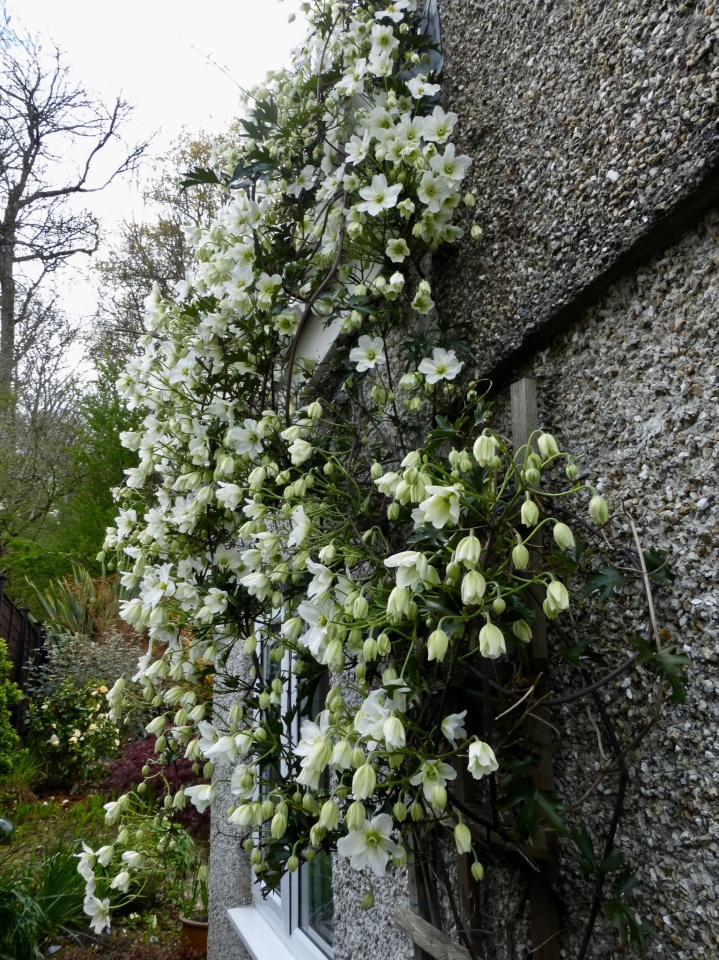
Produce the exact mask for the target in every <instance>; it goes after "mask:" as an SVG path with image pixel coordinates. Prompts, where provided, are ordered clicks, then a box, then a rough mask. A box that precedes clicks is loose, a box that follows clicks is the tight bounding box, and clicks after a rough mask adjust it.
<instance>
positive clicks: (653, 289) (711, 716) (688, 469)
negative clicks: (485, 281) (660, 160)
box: [486, 212, 719, 960]
mask: <svg viewBox="0 0 719 960" xmlns="http://www.w3.org/2000/svg"><path fill="white" fill-rule="evenodd" d="M718 333H719V216H718V215H717V213H716V212H711V213H709V214H708V215H707V216H706V217H705V219H704V220H703V222H702V223H701V224H700V225H698V226H697V227H696V228H695V229H693V230H690V231H688V232H687V233H686V234H685V236H684V237H683V238H682V239H681V240H679V241H678V242H677V243H676V244H675V245H673V246H672V247H671V248H669V249H668V250H666V251H665V252H664V253H663V254H661V255H658V256H656V257H655V258H653V259H652V260H651V261H649V262H648V263H646V264H645V265H644V266H643V267H642V268H641V269H639V270H637V271H635V272H634V273H632V274H630V275H628V276H627V277H625V278H624V279H622V280H621V281H619V282H618V283H617V284H615V285H614V286H613V287H612V288H611V289H610V290H609V291H608V292H607V294H606V295H605V296H604V297H603V298H601V299H600V300H599V301H598V302H597V303H596V304H595V305H594V306H593V307H592V308H591V309H589V310H588V311H586V312H585V313H584V314H583V315H582V316H580V317H578V318H577V321H576V322H575V323H574V324H573V325H572V326H571V327H570V328H569V329H568V330H567V331H566V332H565V333H564V334H562V335H561V336H559V337H557V338H556V339H555V340H554V341H553V342H552V343H551V345H550V346H549V347H547V348H546V349H545V350H543V351H541V352H540V353H538V354H537V355H536V356H535V357H533V358H532V359H530V360H528V361H527V362H526V363H524V364H523V365H521V366H519V367H517V368H515V369H514V370H513V371H510V373H509V374H508V376H507V378H506V383H509V382H511V381H512V380H514V379H518V378H519V377H522V376H533V377H535V378H536V381H537V391H538V397H539V407H540V423H541V425H542V426H543V427H544V428H545V429H547V430H549V431H551V432H552V433H553V434H555V436H556V437H557V438H558V440H559V442H560V445H561V447H562V449H566V450H569V451H571V452H572V453H575V454H577V455H578V456H580V457H581V458H582V459H581V460H580V463H581V465H582V474H583V477H584V479H586V480H587V481H589V482H590V483H593V484H596V486H597V487H598V488H599V489H601V490H602V492H603V494H604V496H605V497H606V499H607V501H608V503H609V506H610V511H611V512H612V514H613V515H614V516H616V518H617V520H616V523H617V525H618V526H619V527H622V526H625V527H626V520H625V518H624V517H623V515H622V510H623V506H625V505H626V506H627V507H628V509H629V510H630V511H631V513H632V514H633V515H634V516H635V517H636V518H637V523H638V530H639V534H640V537H641V539H642V541H643V544H644V545H645V546H649V545H653V546H656V547H658V548H660V549H665V550H668V552H669V566H670V569H671V571H672V572H673V573H674V575H675V576H676V580H675V582H674V583H673V584H672V586H671V587H670V588H668V589H667V590H665V591H664V593H662V592H661V591H660V592H659V595H658V605H657V616H658V619H659V626H660V629H662V630H664V631H666V633H665V642H666V643H671V644H676V646H677V648H678V650H679V652H684V653H686V654H688V655H689V657H690V658H691V666H690V668H689V692H688V698H687V702H686V704H684V705H682V706H670V707H669V708H668V709H666V710H665V712H664V715H663V722H662V724H661V725H660V726H659V727H656V728H655V729H654V730H653V731H652V732H651V733H650V734H649V736H648V738H647V739H646V741H645V742H644V743H643V744H642V745H641V747H640V748H639V749H638V750H635V751H633V752H632V753H630V755H629V758H628V763H629V769H630V776H631V783H630V788H629V796H628V800H627V803H626V805H625V815H624V817H623V818H622V822H621V825H620V832H619V839H618V845H619V848H620V849H621V850H622V852H623V853H625V855H626V856H627V858H628V860H629V861H630V863H631V864H632V868H633V869H634V872H635V873H636V875H637V877H638V879H639V888H638V891H637V893H636V895H635V896H634V897H633V899H632V901H631V902H632V904H633V906H634V908H635V909H636V910H637V911H638V913H639V914H640V915H641V916H642V918H643V919H645V920H649V921H650V922H651V923H653V924H654V926H655V927H656V928H657V930H658V931H659V937H658V938H657V940H656V941H654V942H653V944H652V946H651V948H650V953H649V955H650V956H651V957H656V958H659V957H672V958H676V960H703V958H707V960H708V958H710V957H716V955H717V951H718V950H719V907H718V898H719V883H717V877H718V876H719V871H718V867H719V864H718V862H717V857H718V855H719V825H718V824H717V819H716V812H717V798H718V797H719V790H718V788H717V778H716V764H717V758H718V757H719V737H718V735H717V730H719V723H718V721H719V496H718V493H719V489H718V481H717V472H716V459H717V458H716V444H717V440H718V439H719V377H718V376H717V374H718V373H719V370H718V363H719V343H718V342H717V341H718V339H719V336H718ZM508 394H509V390H508V388H507V386H506V385H504V386H502V387H501V388H500V389H498V390H497V393H496V396H495V404H496V412H497V416H498V418H499V419H500V421H501V420H505V419H506V417H507V414H508V408H509V396H508ZM603 616H604V620H603V622H601V623H600V624H599V630H600V633H601V634H602V635H603V638H604V641H605V642H606V645H607V646H609V647H610V648H611V646H612V644H613V643H614V642H615V639H616V638H619V637H621V636H622V635H623V634H625V633H626V629H627V624H626V621H625V622H622V621H619V620H618V619H617V618H616V615H615V613H614V611H613V610H612V609H611V606H609V607H608V608H607V609H606V611H605V613H604V615H603ZM557 670H558V671H560V675H559V676H557V677H556V678H555V679H556V681H557V682H558V683H559V684H561V683H562V681H563V678H562V676H561V670H562V668H561V666H560V665H557ZM575 682H576V681H575ZM638 687H639V683H638V680H637V678H635V679H634V680H633V682H627V681H625V683H624V684H622V686H621V687H620V688H619V689H618V690H615V691H614V692H613V693H612V694H611V695H610V694H607V696H606V703H607V706H608V708H609V709H610V712H611V714H612V716H613V718H614V719H615V721H616V723H617V726H618V730H619V733H620V736H621V737H622V741H623V743H628V742H629V741H630V740H631V738H632V735H633V733H634V732H636V731H638V730H639V729H641V727H642V726H643V725H644V723H645V722H647V721H648V720H649V719H650V714H651V710H652V706H653V704H652V703H651V702H647V701H646V700H642V699H641V698H640V697H639V696H638V693H639V690H638ZM552 721H553V723H555V724H556V725H557V726H558V727H559V729H560V730H561V733H562V746H561V748H558V749H557V750H556V752H555V774H556V776H557V786H558V788H559V790H560V791H561V792H562V793H563V795H565V796H568V797H569V798H570V799H571V798H574V797H576V796H577V795H579V794H580V793H581V787H582V786H586V785H587V784H588V783H591V781H592V779H593V778H594V777H595V775H596V773H597V772H598V770H599V767H600V765H601V764H602V763H603V762H604V761H603V758H602V756H601V754H600V752H599V747H598V734H597V732H596V731H595V730H593V729H592V727H591V725H589V724H588V723H586V722H585V721H584V720H583V718H582V717H577V716H576V712H573V713H570V711H569V710H568V709H567V710H566V711H565V710H559V711H558V712H557V713H556V715H554V716H553V717H552ZM604 749H605V751H606V754H607V756H610V755H611V753H610V750H609V747H608V745H607V743H606V741H604ZM615 790H616V781H612V779H611V778H610V780H609V782H608V784H607V786H606V787H605V788H604V789H603V791H602V792H601V793H600V794H599V795H598V796H597V797H596V798H595V800H594V801H593V802H592V803H591V804H590V805H589V807H588V810H587V816H586V824H587V827H588V828H589V830H590V832H592V833H594V834H595V836H598V835H599V833H598V831H597V827H598V825H599V823H601V822H605V823H606V822H607V817H608V811H609V812H610V811H611V802H612V800H613V797H614V791H615ZM488 875H490V874H489V871H488ZM586 889H587V887H586V886H585V885H584V883H583V881H582V880H581V879H580V876H579V875H578V874H577V872H576V871H575V870H574V869H573V867H572V862H571V859H565V861H564V863H563V866H562V870H561V874H560V881H559V886H558V891H559V894H560V897H561V898H563V899H564V900H565V902H566V904H568V905H569V907H568V909H567V910H565V911H564V912H563V914H562V916H563V921H564V922H565V924H566V927H565V930H564V933H563V935H562V944H563V947H564V949H565V951H566V953H565V954H564V955H565V956H567V957H573V956H575V955H576V951H577V947H578V943H579V937H580V935H581V926H582V921H583V919H585V918H586V913H587V908H586V904H585V903H582V899H583V897H582V890H585V891H586ZM502 890H503V892H502V896H501V897H500V898H492V896H491V887H490V890H489V892H488V893H489V895H488V902H487V904H486V908H487V910H488V912H490V913H491V914H492V915H494V916H496V918H497V920H496V923H495V924H494V925H493V928H492V931H493V932H492V941H491V942H492V949H491V952H490V953H489V954H488V955H489V956H491V957H492V960H502V958H503V957H510V956H512V957H519V956H523V955H524V954H523V953H522V947H523V946H524V944H523V941H522V939H521V937H520V938H518V939H517V949H516V952H513V953H508V952H507V951H506V936H505V929H506V927H505V922H504V921H505V920H506V918H508V917H511V916H513V915H514V912H515V911H516V907H517V903H518V901H519V897H520V896H521V895H522V892H523V884H522V883H521V882H519V884H517V883H515V887H514V893H513V894H510V895H507V890H508V887H507V886H505V887H503V888H502ZM615 944H616V937H615V935H614V934H612V933H611V932H609V931H608V930H607V929H606V928H602V927H601V925H600V928H599V930H598V934H597V937H596V942H595V944H594V946H593V948H592V949H591V950H590V952H589V956H590V957H597V958H599V957H602V958H609V957H615V956H616V957H619V956H622V955H623V954H621V953H620V952H619V951H616V950H614V949H613V946H614V945H615Z"/></svg>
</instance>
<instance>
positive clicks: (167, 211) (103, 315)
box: [93, 125, 237, 356]
mask: <svg viewBox="0 0 719 960" xmlns="http://www.w3.org/2000/svg"><path fill="white" fill-rule="evenodd" d="M236 133H237V128H236V126H235V125H231V126H230V128H229V130H228V132H227V137H228V139H229V138H230V137H232V136H233V135H236ZM212 145H213V139H212V138H211V137H209V136H208V135H207V134H204V133H198V134H196V135H192V134H190V133H188V132H187V131H184V132H183V133H182V134H181V135H180V136H179V137H178V139H177V140H176V141H175V143H173V144H172V145H171V147H170V148H169V150H168V152H167V154H166V155H165V156H162V157H159V158H158V160H157V163H156V165H155V167H154V170H153V173H152V176H151V178H150V179H149V181H148V183H147V185H146V187H145V189H144V191H143V201H144V209H143V211H142V215H141V216H140V217H137V218H134V219H132V220H125V221H124V222H123V223H122V224H121V226H120V230H119V236H118V239H117V241H116V242H115V243H114V244H112V246H111V248H110V256H108V257H107V258H106V259H103V260H100V261H96V267H97V270H98V272H99V279H100V287H101V289H102V297H101V304H102V306H101V308H100V310H99V312H98V317H97V320H98V322H97V324H96V325H95V327H94V330H93V334H94V335H95V337H94V344H93V350H94V352H95V353H99V354H100V355H102V354H103V353H105V352H106V351H109V352H111V353H114V354H115V355H118V356H119V355H123V354H125V353H127V351H131V350H132V349H133V347H134V343H135V341H136V339H137V337H138V336H139V335H140V334H141V333H143V332H144V315H145V299H146V298H147V295H148V294H149V293H150V291H151V290H152V288H153V286H154V285H155V284H157V285H158V287H159V288H160V292H161V294H162V295H163V296H164V297H167V296H170V295H171V293H172V290H173V287H174V285H175V284H176V283H177V281H178V280H182V279H183V278H184V276H185V272H186V271H187V269H188V267H189V266H190V264H191V261H192V252H191V250H190V249H189V248H188V244H187V240H186V237H185V231H184V228H185V227H186V226H195V227H198V226H202V225H207V224H209V223H210V221H211V220H212V218H213V217H215V216H216V215H217V213H218V211H219V208H220V205H221V202H222V199H223V197H222V194H221V193H220V191H219V190H218V189H217V187H216V186H212V185H208V184H198V185H195V186H192V187H191V188H190V189H184V188H183V186H182V184H183V181H184V180H185V179H186V177H187V174H188V172H189V171H190V170H192V169H194V168H197V167H209V166H210V163H211V155H212Z"/></svg>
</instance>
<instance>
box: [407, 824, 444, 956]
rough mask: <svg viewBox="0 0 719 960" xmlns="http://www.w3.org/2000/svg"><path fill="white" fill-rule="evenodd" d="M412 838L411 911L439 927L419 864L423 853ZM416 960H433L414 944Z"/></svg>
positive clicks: (409, 869) (410, 867) (409, 868)
mask: <svg viewBox="0 0 719 960" xmlns="http://www.w3.org/2000/svg"><path fill="white" fill-rule="evenodd" d="M411 836H412V839H411V856H410V861H409V864H408V867H407V887H408V893H409V905H410V910H412V912H413V913H416V914H417V915H418V916H419V917H421V918H422V919H423V920H426V921H428V922H429V923H431V924H432V926H436V927H439V923H438V918H437V917H436V916H433V913H434V911H433V910H432V909H431V901H430V898H429V897H428V891H427V884H426V882H425V877H424V873H423V871H422V865H421V864H420V863H419V857H420V856H421V855H422V853H421V851H420V850H419V847H418V844H417V840H416V836H415V835H414V833H412V834H411ZM414 960H432V956H431V954H429V953H427V951H426V950H423V949H422V947H421V946H419V944H418V943H414Z"/></svg>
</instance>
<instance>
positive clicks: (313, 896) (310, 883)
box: [299, 851, 334, 946]
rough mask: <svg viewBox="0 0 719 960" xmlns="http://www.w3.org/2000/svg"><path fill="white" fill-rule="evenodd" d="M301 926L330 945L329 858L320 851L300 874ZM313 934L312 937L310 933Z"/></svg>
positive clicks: (330, 890) (330, 872)
mask: <svg viewBox="0 0 719 960" xmlns="http://www.w3.org/2000/svg"><path fill="white" fill-rule="evenodd" d="M299 883H300V927H301V928H302V929H303V930H304V931H305V933H308V934H309V935H310V936H311V937H312V939H313V940H316V939H317V938H318V937H319V939H320V940H322V941H324V943H325V944H329V945H330V946H331V945H332V942H333V934H334V905H333V903H332V858H331V857H330V856H329V854H327V853H325V852H324V851H321V852H320V853H318V854H317V856H316V857H315V859H314V860H313V861H312V863H306V864H305V865H304V866H303V867H302V870H301V871H300V875H299ZM313 934H314V936H313Z"/></svg>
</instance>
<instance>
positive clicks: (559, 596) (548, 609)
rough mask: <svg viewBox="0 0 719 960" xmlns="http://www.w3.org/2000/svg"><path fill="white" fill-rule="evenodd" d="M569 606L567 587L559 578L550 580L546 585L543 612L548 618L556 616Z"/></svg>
mask: <svg viewBox="0 0 719 960" xmlns="http://www.w3.org/2000/svg"><path fill="white" fill-rule="evenodd" d="M568 607H569V594H568V593H567V588H566V587H565V586H564V584H563V583H560V582H559V580H552V582H551V583H550V584H549V586H548V587H547V597H546V599H545V601H544V603H543V604H542V608H543V610H544V612H545V614H546V615H547V616H548V617H549V619H550V620H553V619H554V618H555V617H558V616H559V614H560V613H562V612H563V611H564V610H567V609H568Z"/></svg>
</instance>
